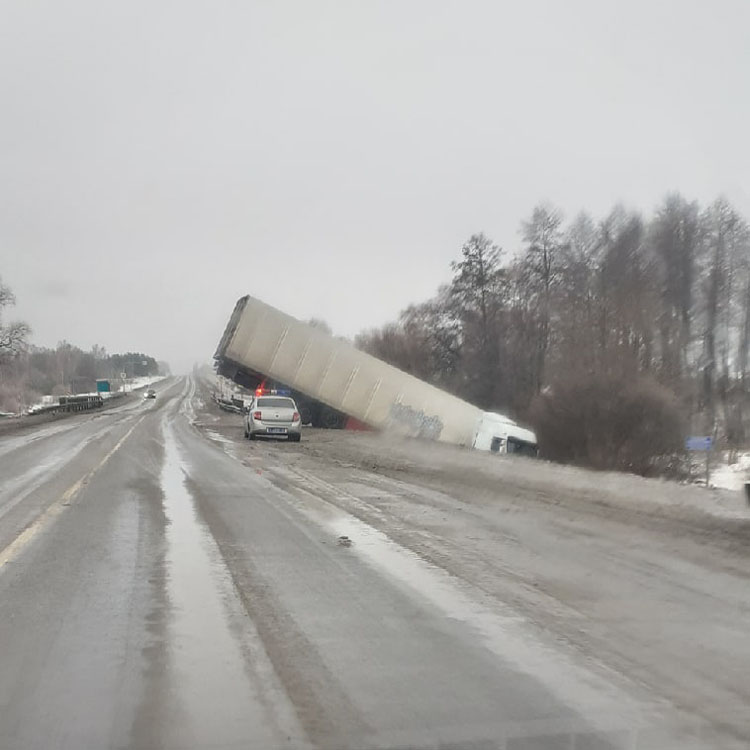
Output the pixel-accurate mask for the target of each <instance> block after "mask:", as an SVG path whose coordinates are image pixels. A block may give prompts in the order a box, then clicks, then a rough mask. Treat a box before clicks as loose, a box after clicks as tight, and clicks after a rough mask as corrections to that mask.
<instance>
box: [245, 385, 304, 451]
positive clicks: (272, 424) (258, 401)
mask: <svg viewBox="0 0 750 750" xmlns="http://www.w3.org/2000/svg"><path fill="white" fill-rule="evenodd" d="M301 436H302V420H301V419H300V415H299V409H297V404H296V403H295V402H294V399H293V398H289V397H288V396H257V397H256V398H254V399H253V402H252V404H251V405H250V407H249V408H248V410H247V414H246V415H245V437H246V438H249V439H250V440H254V439H255V438H257V437H279V438H281V437H285V438H286V439H287V440H291V441H293V442H299V440H300V437H301Z"/></svg>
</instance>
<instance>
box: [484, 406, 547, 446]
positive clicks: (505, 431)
mask: <svg viewBox="0 0 750 750" xmlns="http://www.w3.org/2000/svg"><path fill="white" fill-rule="evenodd" d="M473 447H474V448H475V449H476V450H480V451H490V452H491V453H517V454H521V455H525V456H537V455H538V453H539V448H538V446H537V441H536V435H535V434H534V433H533V432H532V431H531V430H527V429H526V428H525V427H520V426H519V425H518V424H516V423H515V422H514V421H513V420H512V419H511V418H510V417H506V416H504V415H503V414H496V413H495V412H490V411H486V412H484V413H483V414H482V416H481V417H480V418H479V422H478V424H477V429H476V432H475V434H474V442H473Z"/></svg>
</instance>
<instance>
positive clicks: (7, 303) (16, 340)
mask: <svg viewBox="0 0 750 750" xmlns="http://www.w3.org/2000/svg"><path fill="white" fill-rule="evenodd" d="M15 303H16V297H15V295H14V294H13V291H12V290H11V288H10V287H9V286H6V285H5V284H3V283H2V279H0V361H2V359H4V358H7V357H13V356H15V355H17V354H20V353H21V352H22V351H24V349H25V348H26V343H27V341H28V338H29V335H30V333H31V328H30V327H29V326H28V324H27V323H24V322H23V321H11V322H9V323H7V324H5V325H4V324H3V320H2V311H3V308H5V307H11V306H13V305H15Z"/></svg>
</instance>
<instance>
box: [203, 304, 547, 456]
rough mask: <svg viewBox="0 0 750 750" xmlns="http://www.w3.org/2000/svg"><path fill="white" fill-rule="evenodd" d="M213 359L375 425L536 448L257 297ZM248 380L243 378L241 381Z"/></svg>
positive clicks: (239, 310)
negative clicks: (281, 385) (284, 386)
mask: <svg viewBox="0 0 750 750" xmlns="http://www.w3.org/2000/svg"><path fill="white" fill-rule="evenodd" d="M214 358H215V360H216V363H217V369H218V371H219V372H220V373H221V374H223V375H225V376H226V377H230V378H232V379H233V380H235V382H238V383H240V384H242V385H245V386H246V387H250V388H252V387H255V384H256V383H257V382H259V381H261V380H266V381H270V382H273V383H277V384H285V385H286V386H287V387H289V388H290V389H291V390H292V392H293V393H299V394H303V395H304V396H305V397H306V398H307V399H309V400H310V401H312V402H314V403H319V404H321V405H324V406H325V407H326V408H328V409H330V410H333V412H335V413H337V414H340V415H347V416H349V417H353V418H354V419H355V420H358V421H359V422H361V423H363V424H366V425H368V426H370V427H372V428H374V429H380V430H389V431H393V432H396V433H398V434H401V435H407V436H410V437H418V438H426V439H430V440H438V441H440V442H444V443H453V444H455V445H464V446H468V447H474V448H478V449H480V450H491V451H496V452H501V453H505V452H521V453H529V454H536V437H535V435H534V433H533V432H531V431H530V430H527V429H524V428H523V427H520V426H519V425H517V424H516V423H515V422H513V420H511V419H509V418H507V417H505V416H503V415H501V414H495V413H492V412H483V411H482V410H481V409H479V408H477V407H476V406H473V405H472V404H469V403H468V402H466V401H464V400H462V399H460V398H457V397H456V396H453V395H452V394H450V393H446V392H445V391H442V390H440V389H439V388H436V387H435V386H432V385H430V384H429V383H425V382H424V381H422V380H419V379H418V378H415V377H414V376H413V375H409V374H408V373H406V372H403V371H402V370H399V369H397V368H396V367H393V366H391V365H389V364H386V363H385V362H383V361H381V360H379V359H376V358H375V357H373V356H371V355H369V354H367V353H365V352H362V351H360V350H359V349H355V348H354V347H353V346H351V345H350V344H348V343H347V342H345V341H341V340H340V339H337V338H335V337H333V336H331V335H330V334H327V333H325V332H324V331H321V330H320V329H318V328H314V327H312V326H309V325H307V324H306V323H302V322H300V321H299V320H296V319H295V318H293V317H291V316H290V315H286V314H285V313H283V312H281V311H280V310H277V309H275V308H274V307H271V306H270V305H267V304H265V303H264V302H261V301H260V300H258V299H255V298H254V297H250V296H247V297H242V298H241V299H239V300H238V301H237V304H236V305H235V307H234V311H233V312H232V316H231V318H230V319H229V323H228V324H227V327H226V329H225V331H224V335H223V336H222V338H221V341H220V342H219V346H218V348H217V350H216V354H215V355H214ZM243 381H244V382H243Z"/></svg>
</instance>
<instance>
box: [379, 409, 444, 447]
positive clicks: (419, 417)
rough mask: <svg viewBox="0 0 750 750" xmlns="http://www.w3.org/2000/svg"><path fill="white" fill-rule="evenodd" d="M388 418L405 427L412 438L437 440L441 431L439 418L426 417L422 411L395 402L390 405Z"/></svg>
mask: <svg viewBox="0 0 750 750" xmlns="http://www.w3.org/2000/svg"><path fill="white" fill-rule="evenodd" d="M390 417H391V420H392V421H393V422H396V423H398V424H399V425H401V426H403V427H406V428H407V429H408V430H409V433H410V434H411V435H413V436H414V437H421V438H427V439H429V440H437V439H438V438H439V437H440V433H441V432H442V431H443V423H442V421H441V420H440V417H437V416H435V417H428V416H427V415H426V414H425V413H424V412H423V411H421V410H419V411H417V410H416V409H412V407H411V406H407V405H406V404H402V403H401V402H400V401H397V402H396V403H395V404H391V411H390Z"/></svg>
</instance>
